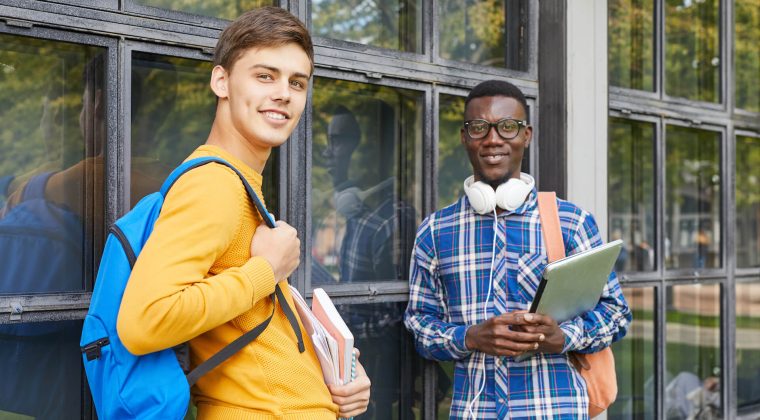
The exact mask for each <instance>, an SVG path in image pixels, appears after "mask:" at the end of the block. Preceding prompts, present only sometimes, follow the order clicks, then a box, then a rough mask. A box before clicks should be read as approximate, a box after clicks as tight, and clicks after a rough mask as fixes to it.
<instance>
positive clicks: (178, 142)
mask: <svg viewBox="0 0 760 420" xmlns="http://www.w3.org/2000/svg"><path fill="white" fill-rule="evenodd" d="M212 67H213V66H212V64H211V62H208V61H198V60H190V59H186V58H177V57H167V56H160V55H154V54H147V53H140V52H135V53H134V54H133V57H132V172H131V174H132V176H131V179H130V188H131V202H132V205H134V204H136V203H137V202H138V201H139V200H140V199H141V198H142V197H144V196H145V195H147V194H150V193H152V192H155V191H158V189H159V188H160V187H161V183H162V182H163V181H164V179H165V178H166V176H167V175H169V172H171V170H172V169H174V168H175V167H176V166H177V165H179V164H180V163H181V162H182V161H183V160H184V159H185V158H186V157H187V156H188V155H189V154H190V153H192V151H193V150H194V149H195V148H196V147H198V146H200V145H201V144H203V143H204V142H205V141H206V137H208V133H209V130H210V129H211V123H212V122H213V120H214V113H215V112H216V96H214V94H213V93H212V91H211V89H210V88H209V87H208V78H209V75H210V74H211V68H212Z"/></svg>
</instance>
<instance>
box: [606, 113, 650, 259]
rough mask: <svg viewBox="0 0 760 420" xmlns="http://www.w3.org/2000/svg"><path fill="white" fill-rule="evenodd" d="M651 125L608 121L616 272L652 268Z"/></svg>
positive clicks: (608, 154)
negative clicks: (619, 246) (619, 244)
mask: <svg viewBox="0 0 760 420" xmlns="http://www.w3.org/2000/svg"><path fill="white" fill-rule="evenodd" d="M654 135H655V134H654V124H652V123H647V122H640V121H631V120H624V119H621V118H610V121H609V147H608V151H607V156H608V163H607V168H608V181H607V194H608V197H609V199H608V207H609V216H608V217H609V237H610V239H611V240H614V239H622V240H623V242H624V244H625V246H624V247H623V250H622V251H621V253H620V257H619V258H618V261H617V263H616V264H615V270H616V271H651V270H654V269H655V249H656V241H655V234H654V232H655V218H654V203H655V185H654V180H655V154H654V147H655V139H654Z"/></svg>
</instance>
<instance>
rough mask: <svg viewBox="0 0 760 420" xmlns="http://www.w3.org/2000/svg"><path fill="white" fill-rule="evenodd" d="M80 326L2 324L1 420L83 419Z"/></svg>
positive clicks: (58, 323) (73, 323) (75, 324)
mask: <svg viewBox="0 0 760 420" xmlns="http://www.w3.org/2000/svg"><path fill="white" fill-rule="evenodd" d="M81 335H82V321H63V322H41V323H24V324H4V325H0V378H3V380H2V381H0V419H9V420H10V419H30V418H38V419H78V418H82V408H81V405H82V401H81V400H82V398H83V397H84V396H83V395H82V389H83V386H84V384H83V383H82V354H81V353H80V351H79V337H80V336H81Z"/></svg>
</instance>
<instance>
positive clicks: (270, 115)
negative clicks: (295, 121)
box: [264, 111, 288, 120]
mask: <svg viewBox="0 0 760 420" xmlns="http://www.w3.org/2000/svg"><path fill="white" fill-rule="evenodd" d="M264 116H265V117H267V118H271V119H273V120H286V119H288V117H286V116H284V115H282V114H280V113H277V112H271V111H267V112H264Z"/></svg>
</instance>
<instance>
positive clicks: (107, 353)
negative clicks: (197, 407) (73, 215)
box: [80, 157, 304, 419]
mask: <svg viewBox="0 0 760 420" xmlns="http://www.w3.org/2000/svg"><path fill="white" fill-rule="evenodd" d="M211 162H216V163H219V164H223V165H226V166H228V167H229V168H231V169H232V170H233V171H235V173H237V175H238V176H239V177H240V179H241V180H242V181H243V184H244V185H245V189H246V191H247V192H248V195H249V196H250V198H251V200H252V201H253V203H254V205H255V206H256V209H257V210H258V212H259V213H260V214H261V217H262V218H263V219H264V221H265V222H266V224H267V225H268V226H269V227H274V218H273V217H272V215H270V214H269V212H267V210H266V209H265V208H264V205H263V204H262V203H261V200H259V198H258V197H257V196H256V193H255V192H254V191H253V189H252V188H251V186H250V185H249V184H248V182H247V181H246V180H245V178H244V177H243V175H242V174H241V173H240V172H239V171H238V170H237V169H235V167H233V166H232V165H230V164H229V163H227V162H226V161H224V160H223V159H220V158H216V157H201V158H197V159H193V160H190V161H187V162H185V163H183V164H182V165H180V166H179V167H178V168H177V169H175V170H174V171H172V173H171V174H170V175H169V177H168V178H167V179H166V181H165V182H164V184H163V186H162V187H161V191H159V192H156V193H153V194H150V195H148V196H146V197H145V198H143V199H142V200H141V201H140V202H139V203H137V205H136V206H135V207H134V208H133V209H132V210H131V211H130V212H129V213H127V214H126V215H125V216H124V217H122V218H121V219H119V220H118V221H117V222H116V223H115V224H114V226H113V227H112V228H111V230H110V232H109V235H108V239H107V240H106V245H105V250H104V251H103V257H102V258H101V261H100V268H99V270H98V276H97V279H96V283H95V289H94V291H93V293H92V300H91V301H90V309H89V312H88V313H87V316H86V317H85V320H84V326H83V329H82V338H81V341H80V347H81V351H82V353H83V355H82V357H83V359H84V368H85V372H86V373H87V380H88V382H89V385H90V391H91V392H92V399H93V402H94V403H95V409H96V411H97V413H98V416H99V417H100V418H106V419H138V418H139V419H182V418H183V417H184V416H185V414H186V412H187V409H188V406H189V403H190V387H191V386H192V385H193V384H194V383H195V381H197V380H198V378H200V377H201V376H202V375H203V374H205V373H207V372H209V371H210V370H211V369H213V368H214V367H216V366H218V365H219V364H220V363H221V362H223V361H224V360H226V359H227V358H229V357H230V356H232V355H233V354H235V352H237V351H238V350H240V349H242V348H243V347H245V346H246V345H247V344H248V343H250V342H251V341H252V340H254V339H255V338H256V337H257V336H258V335H259V334H261V332H263V331H264V329H265V328H266V327H267V325H268V324H269V321H270V320H271V319H272V315H274V312H272V315H270V316H269V318H268V319H267V320H265V321H264V322H262V323H261V324H259V325H258V326H256V327H255V328H254V329H252V330H251V331H249V332H246V333H245V334H243V335H242V336H240V337H239V338H238V339H236V340H235V341H233V342H232V343H230V344H229V345H227V346H226V347H224V348H223V349H222V350H220V351H219V352H218V353H216V354H215V355H213V356H212V357H211V358H209V359H208V360H206V361H205V362H203V363H202V364H201V365H199V366H198V367H197V368H196V369H195V370H193V371H192V372H190V374H188V375H187V376H185V372H184V371H183V369H182V367H181V366H180V362H179V361H178V360H177V356H176V355H175V352H174V350H173V349H165V350H161V351H158V352H155V353H150V354H146V355H144V356H135V355H133V354H131V353H130V352H129V351H128V350H127V349H126V348H125V347H124V345H123V344H122V343H121V340H120V339H119V336H118V334H117V331H116V318H117V316H118V313H119V307H120V306H121V299H122V296H123V294H124V289H125V288H126V285H127V281H128V280H129V276H130V274H131V272H132V267H133V266H134V264H135V261H136V260H137V257H138V255H140V251H141V250H142V248H143V245H145V242H146V241H147V239H148V236H150V234H151V232H152V231H153V224H154V223H155V221H156V219H157V218H158V214H159V212H160V211H161V206H162V205H163V202H164V198H165V197H166V194H167V192H168V191H169V189H170V188H171V186H172V185H173V184H174V182H175V181H176V180H177V179H178V178H179V177H180V176H182V174H184V173H185V172H187V171H189V170H191V169H193V168H196V167H198V166H201V165H205V164H207V163H211ZM270 298H271V299H272V302H273V303H275V302H276V300H279V302H280V305H279V306H280V307H281V308H282V309H283V312H284V313H285V315H286V316H287V318H288V320H289V321H290V324H291V327H292V328H293V331H294V332H295V335H296V338H297V339H298V348H299V350H300V351H301V352H303V351H304V345H303V339H302V337H301V330H300V328H299V326H298V321H297V319H296V317H295V315H294V314H293V311H292V309H291V308H290V307H289V306H288V304H287V301H286V300H285V298H284V296H283V294H282V291H281V290H280V287H279V285H278V286H277V287H276V288H275V293H273V294H272V295H271V296H270ZM276 307H277V305H274V308H275V310H276Z"/></svg>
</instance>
